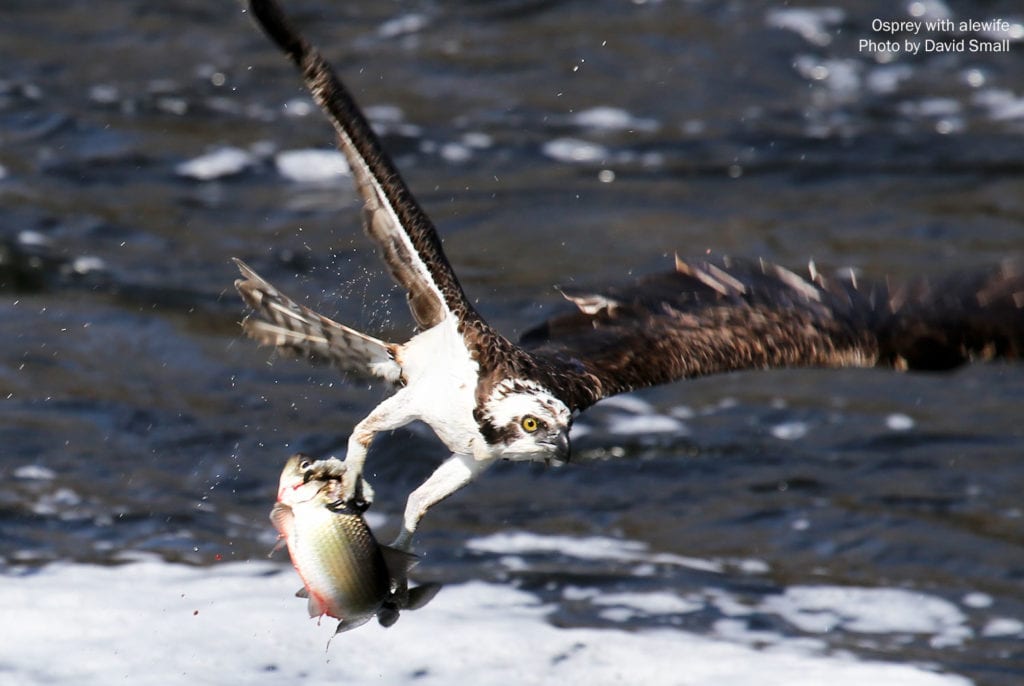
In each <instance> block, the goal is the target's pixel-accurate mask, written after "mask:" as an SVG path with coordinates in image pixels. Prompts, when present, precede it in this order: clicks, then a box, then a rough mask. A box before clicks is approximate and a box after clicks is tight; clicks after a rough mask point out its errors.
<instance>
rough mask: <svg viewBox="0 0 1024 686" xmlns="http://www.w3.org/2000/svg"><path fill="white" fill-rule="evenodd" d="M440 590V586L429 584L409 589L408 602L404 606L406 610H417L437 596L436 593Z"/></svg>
mask: <svg viewBox="0 0 1024 686" xmlns="http://www.w3.org/2000/svg"><path fill="white" fill-rule="evenodd" d="M440 590H441V584H437V583H429V584H422V585H420V586H414V587H412V588H410V589H409V600H408V603H407V604H406V606H405V609H407V610H418V609H420V608H421V607H423V606H424V605H426V604H427V603H429V602H430V601H431V600H433V599H434V596H436V595H437V592H438V591H440Z"/></svg>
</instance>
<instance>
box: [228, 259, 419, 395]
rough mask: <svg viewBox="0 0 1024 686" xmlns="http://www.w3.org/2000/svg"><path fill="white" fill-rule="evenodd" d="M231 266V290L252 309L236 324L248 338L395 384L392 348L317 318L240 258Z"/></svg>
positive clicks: (396, 375) (397, 377)
mask: <svg viewBox="0 0 1024 686" xmlns="http://www.w3.org/2000/svg"><path fill="white" fill-rule="evenodd" d="M235 264H236V265H238V270H239V271H240V272H242V276H243V277H244V278H242V279H239V280H237V281H235V288H237V289H238V292H239V293H240V294H241V295H242V299H243V300H245V302H246V304H247V305H248V306H249V307H251V308H252V310H253V314H252V315H250V316H248V317H246V318H245V321H243V322H242V328H243V329H244V330H245V333H246V334H248V335H249V336H250V337H251V338H254V339H256V340H257V341H258V342H259V343H260V344H262V345H272V346H275V347H276V348H277V349H278V350H281V351H282V352H284V353H288V354H292V355H296V356H299V357H305V358H306V359H308V360H310V361H312V362H328V363H330V364H333V365H335V366H336V367H338V368H339V369H342V370H344V371H346V372H350V373H353V374H357V375H359V376H361V377H364V378H374V377H376V378H380V379H384V380H385V381H389V382H391V383H394V384H397V383H399V382H400V380H401V374H402V370H401V368H400V367H399V365H398V363H397V362H396V361H395V355H394V352H395V346H394V345H392V344H390V343H385V342H384V341H381V340H378V339H376V338H373V337H372V336H367V335H366V334H364V333H360V332H359V331H356V330H355V329H350V328H349V327H347V326H345V325H344V324H339V323H338V322H336V321H334V320H332V319H328V318H327V317H325V316H323V315H321V314H317V313H316V312H314V311H313V310H311V309H309V308H308V307H304V306H302V305H300V304H298V303H297V302H295V301H294V300H292V299H291V298H289V297H288V296H286V295H284V294H283V293H281V292H280V291H278V290H277V289H276V288H274V287H273V286H272V285H271V284H270V283H269V282H267V281H265V280H264V279H263V277H261V276H260V275H259V274H257V273H256V272H254V271H253V270H252V269H251V268H250V267H249V265H247V264H245V263H244V262H242V261H241V260H238V259H236V260H235Z"/></svg>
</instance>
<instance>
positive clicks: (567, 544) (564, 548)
mask: <svg viewBox="0 0 1024 686" xmlns="http://www.w3.org/2000/svg"><path fill="white" fill-rule="evenodd" d="M466 547H467V548H469V549H470V550H479V551H481V552H489V553H500V554H504V555H507V556H512V555H531V554H537V553H558V554H561V555H566V556H568V557H575V558H576V559H579V560H616V561H619V562H648V563H652V564H663V565H676V566H679V567H687V568H689V569H696V570H699V571H706V572H721V571H722V568H723V565H722V563H721V562H718V561H714V560H702V559H700V558H696V557H686V556H683V555H674V554H671V553H653V552H651V551H650V550H649V549H648V547H647V546H646V545H645V544H644V543H641V542H640V541H630V540H625V539H620V538H611V537H609V536H542V535H539V534H534V533H530V532H527V531H503V532H500V533H496V534H491V535H489V536H481V537H479V538H473V539H470V540H469V541H467V542H466Z"/></svg>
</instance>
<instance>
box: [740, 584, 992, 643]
mask: <svg viewBox="0 0 1024 686" xmlns="http://www.w3.org/2000/svg"><path fill="white" fill-rule="evenodd" d="M760 609H761V610H762V611H770V612H774V613H777V614H779V615H780V616H781V617H783V618H784V619H785V620H786V621H788V622H789V623H790V624H792V625H793V626H795V627H797V628H799V629H800V630H802V631H807V632H810V633H826V632H829V631H835V630H838V629H841V630H843V631H850V632H855V633H865V634H924V635H928V636H930V637H931V643H932V645H957V644H959V643H962V642H963V640H964V639H966V638H969V637H970V636H971V635H972V631H971V629H970V627H968V625H967V618H966V617H965V616H964V613H963V612H961V611H960V609H959V608H958V607H957V606H956V605H954V604H953V603H951V602H949V601H947V600H943V599H942V598H938V597H935V596H931V595H927V594H924V593H919V592H917V591H908V590H904V589H898V588H857V587H840V586H792V587H790V588H787V589H786V590H785V592H783V593H782V594H780V595H778V596H770V597H768V598H766V599H765V600H764V602H763V603H762V604H761V606H760Z"/></svg>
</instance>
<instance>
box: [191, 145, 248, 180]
mask: <svg viewBox="0 0 1024 686" xmlns="http://www.w3.org/2000/svg"><path fill="white" fill-rule="evenodd" d="M254 162H255V158H254V157H253V155H252V153H250V152H247V151H245V150H242V149H241V148H235V147H231V146H227V147H223V148H217V149H216V150H212V151H210V152H208V153H206V154H203V155H200V156H199V157H194V158H192V159H190V160H186V161H185V162H182V163H181V164H179V165H177V166H176V167H175V168H174V171H175V173H176V174H177V175H178V176H184V177H186V178H189V179H195V180H196V181H213V180H214V179H222V178H224V177H228V176H235V175H236V174H240V173H242V172H243V171H245V170H246V169H248V168H249V167H250V166H252V165H253V163H254Z"/></svg>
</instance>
